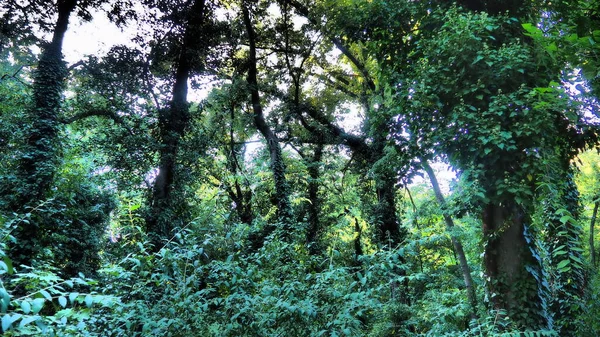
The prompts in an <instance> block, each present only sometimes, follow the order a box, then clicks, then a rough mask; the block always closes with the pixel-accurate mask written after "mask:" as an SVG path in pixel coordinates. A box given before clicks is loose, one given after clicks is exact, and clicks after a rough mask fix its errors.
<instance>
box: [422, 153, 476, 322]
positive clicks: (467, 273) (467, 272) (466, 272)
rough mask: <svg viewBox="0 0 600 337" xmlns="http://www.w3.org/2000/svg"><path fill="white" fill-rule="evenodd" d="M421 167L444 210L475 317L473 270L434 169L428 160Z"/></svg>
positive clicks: (423, 161)
mask: <svg viewBox="0 0 600 337" xmlns="http://www.w3.org/2000/svg"><path fill="white" fill-rule="evenodd" d="M421 166H422V167H423V170H425V172H426V173H427V175H428V176H429V180H430V181H431V185H432V186H433V192H434V193H435V198H436V199H437V201H438V203H439V204H440V208H441V209H442V212H443V215H444V221H445V222H446V228H447V229H448V232H449V233H450V240H451V241H452V246H453V247H454V252H455V253H456V256H457V258H458V264H459V265H460V270H461V271H462V275H463V280H464V281H465V287H466V288H467V298H468V299H469V303H470V304H471V310H472V313H471V314H472V315H473V316H474V315H475V313H476V311H477V296H476V292H475V285H474V283H473V278H472V276H471V268H470V267H469V264H468V263H467V257H466V255H465V251H464V249H463V246H462V243H461V242H460V240H459V239H458V238H457V237H456V236H455V235H454V234H453V233H452V229H453V228H454V221H453V220H452V217H450V215H448V213H447V211H446V199H445V198H444V195H443V194H442V190H441V189H440V184H439V183H438V180H437V178H436V176H435V173H434V172H433V169H432V168H431V166H429V163H427V161H426V160H422V161H421Z"/></svg>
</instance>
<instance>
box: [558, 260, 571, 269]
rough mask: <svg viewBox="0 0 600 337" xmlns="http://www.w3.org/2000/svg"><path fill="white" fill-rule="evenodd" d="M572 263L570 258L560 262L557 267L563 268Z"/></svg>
mask: <svg viewBox="0 0 600 337" xmlns="http://www.w3.org/2000/svg"><path fill="white" fill-rule="evenodd" d="M570 263H571V261H569V259H566V260H562V261H560V262H559V263H558V265H557V266H556V268H557V269H563V268H565V267H566V266H568V265H569V264H570Z"/></svg>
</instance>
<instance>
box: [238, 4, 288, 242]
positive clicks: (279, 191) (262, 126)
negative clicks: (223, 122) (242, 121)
mask: <svg viewBox="0 0 600 337" xmlns="http://www.w3.org/2000/svg"><path fill="white" fill-rule="evenodd" d="M242 12H243V16H244V24H245V26H246V32H247V34H248V40H249V45H250V55H249V58H248V77H247V81H248V84H249V87H250V96H251V102H252V109H253V111H254V125H255V126H256V128H257V129H258V131H259V132H260V133H261V134H262V136H263V137H264V138H265V140H266V141H267V148H268V150H269V154H270V158H271V172H272V173H273V180H274V181H275V195H274V198H275V200H276V203H277V217H278V220H279V223H280V224H281V229H282V230H283V233H282V234H283V235H284V237H287V238H289V234H290V233H289V232H290V231H291V221H292V206H291V203H290V191H289V186H288V182H287V179H286V177H285V171H286V167H285V163H284V162H283V155H282V152H281V146H280V145H279V139H278V138H277V136H276V135H275V133H273V131H272V130H271V128H270V127H269V125H268V124H267V122H266V121H265V117H264V114H263V109H262V104H261V101H260V93H259V90H258V79H257V76H258V70H257V59H256V35H255V32H254V26H253V24H252V21H251V19H250V12H249V10H248V8H247V5H246V3H245V2H242ZM272 229H273V228H271V230H272ZM264 234H267V235H268V233H264Z"/></svg>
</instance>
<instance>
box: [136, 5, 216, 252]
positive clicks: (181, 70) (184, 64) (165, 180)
mask: <svg viewBox="0 0 600 337" xmlns="http://www.w3.org/2000/svg"><path fill="white" fill-rule="evenodd" d="M205 7H206V6H205V1H204V0H198V1H195V2H194V4H193V5H192V7H191V10H190V14H189V16H188V22H187V25H186V31H185V35H184V38H183V45H182V47H181V50H180V54H179V57H178V60H177V68H176V72H175V82H174V84H173V96H172V99H171V104H170V106H169V107H168V108H165V109H162V110H160V111H159V116H158V121H159V128H160V137H161V147H160V151H159V155H160V162H159V171H158V175H157V177H156V181H155V182H154V187H153V193H152V202H151V209H150V212H149V215H148V216H147V218H146V226H147V230H148V233H149V235H150V238H151V241H152V244H153V249H154V250H155V251H157V250H159V249H160V248H161V247H162V245H163V244H164V241H165V240H168V239H169V238H170V237H171V235H172V231H173V228H174V225H175V223H174V222H173V219H175V218H178V217H181V216H182V214H178V215H177V217H174V216H173V215H174V214H173V212H172V206H173V192H174V191H175V190H176V189H177V178H176V173H177V165H176V163H177V154H178V148H179V143H180V141H181V139H182V137H183V136H184V133H185V130H186V128H187V127H188V125H189V122H190V115H189V104H188V102H187V94H188V81H189V78H190V75H191V71H192V60H191V58H192V57H193V55H194V54H193V49H194V48H193V45H195V44H197V43H196V40H197V39H198V35H197V34H198V28H199V27H202V26H203V24H204V20H205ZM180 221H181V219H180Z"/></svg>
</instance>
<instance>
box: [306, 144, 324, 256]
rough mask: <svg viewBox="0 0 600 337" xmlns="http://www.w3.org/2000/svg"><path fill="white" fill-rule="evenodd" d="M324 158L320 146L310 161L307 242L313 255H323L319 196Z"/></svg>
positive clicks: (320, 145)
mask: <svg viewBox="0 0 600 337" xmlns="http://www.w3.org/2000/svg"><path fill="white" fill-rule="evenodd" d="M322 157H323V145H322V144H319V145H317V146H316V148H315V152H314V154H313V156H312V157H311V158H310V160H309V161H308V163H307V165H308V176H309V181H308V200H310V203H309V204H308V205H307V207H308V229H307V231H306V242H307V244H308V251H309V253H310V254H312V255H317V254H320V253H322V251H321V247H320V245H319V234H320V232H321V221H320V220H319V216H320V213H321V197H320V196H319V186H320V182H319V178H320V170H319V167H320V164H321V159H322Z"/></svg>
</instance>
